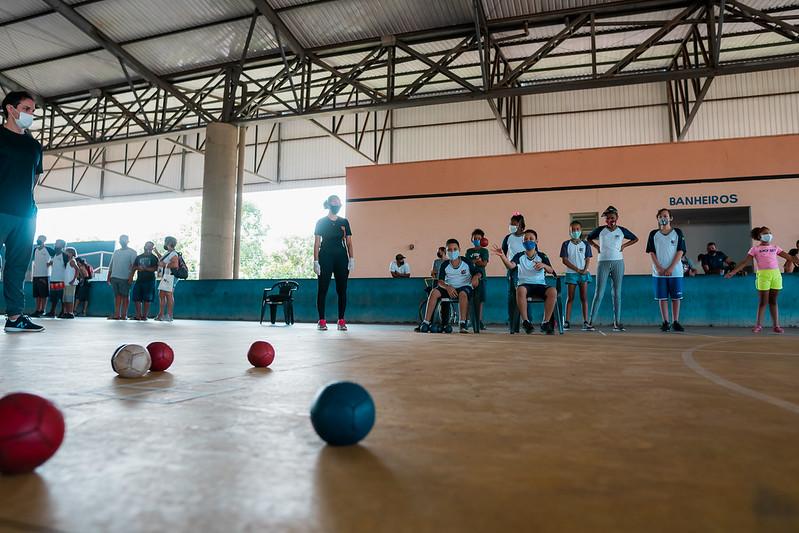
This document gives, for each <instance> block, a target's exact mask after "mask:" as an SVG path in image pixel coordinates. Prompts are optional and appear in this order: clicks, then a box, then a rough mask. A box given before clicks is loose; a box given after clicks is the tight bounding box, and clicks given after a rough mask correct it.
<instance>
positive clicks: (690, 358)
mask: <svg viewBox="0 0 799 533" xmlns="http://www.w3.org/2000/svg"><path fill="white" fill-rule="evenodd" d="M714 344H719V343H711V344H705V345H701V346H697V347H695V348H691V349H690V350H686V351H684V352H683V353H682V360H683V362H684V363H685V365H686V366H687V367H688V368H690V369H691V370H693V371H694V372H696V373H697V374H699V375H700V376H702V377H703V378H705V379H707V380H709V381H712V382H713V383H715V384H716V385H719V386H721V387H724V388H725V389H729V390H731V391H733V392H737V393H738V394H742V395H744V396H749V397H750V398H754V399H755V400H760V401H762V402H766V403H768V404H771V405H773V406H775V407H780V408H782V409H785V410H786V411H790V412H792V413H794V414H797V415H799V405H797V404H795V403H792V402H789V401H787V400H782V399H780V398H775V397H773V396H769V395H768V394H763V393H762V392H759V391H756V390H754V389H750V388H748V387H744V386H743V385H738V384H737V383H734V382H732V381H730V380H728V379H725V378H723V377H721V376H719V375H718V374H715V373H713V372H711V371H710V370H708V369H706V368H705V367H703V366H702V365H700V364H699V363H698V362H697V361H696V359H694V352H696V351H697V350H700V349H706V348H708V347H709V346H712V345H714Z"/></svg>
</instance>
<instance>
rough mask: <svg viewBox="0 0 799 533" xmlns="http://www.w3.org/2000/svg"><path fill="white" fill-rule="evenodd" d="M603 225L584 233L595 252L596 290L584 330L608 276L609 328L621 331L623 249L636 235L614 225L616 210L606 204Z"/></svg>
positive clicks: (590, 324)
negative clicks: (609, 292) (610, 313)
mask: <svg viewBox="0 0 799 533" xmlns="http://www.w3.org/2000/svg"><path fill="white" fill-rule="evenodd" d="M602 216H603V217H605V225H604V226H600V227H598V228H596V229H594V231H592V232H591V234H590V235H589V236H588V243H589V244H590V245H591V246H593V247H594V248H595V249H596V251H597V252H598V253H599V260H598V261H597V268H596V290H595V291H594V301H593V303H592V304H591V314H590V315H588V325H587V326H586V329H587V330H588V331H593V330H594V317H596V312H597V311H598V310H599V306H600V304H601V303H602V298H603V297H604V296H605V285H606V284H607V282H608V278H610V281H611V282H612V283H613V331H624V326H623V325H622V323H621V282H622V280H623V279H624V249H625V248H627V247H628V246H632V245H633V244H635V243H637V242H638V237H636V236H635V234H633V232H631V231H630V230H628V229H627V228H624V227H622V226H619V225H617V223H618V221H619V211H618V210H617V209H616V208H615V207H613V206H612V205H609V206H608V208H607V209H605V212H604V213H602Z"/></svg>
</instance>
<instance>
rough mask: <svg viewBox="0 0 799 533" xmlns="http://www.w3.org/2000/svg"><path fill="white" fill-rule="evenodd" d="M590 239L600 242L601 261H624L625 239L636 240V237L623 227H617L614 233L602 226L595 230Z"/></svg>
mask: <svg viewBox="0 0 799 533" xmlns="http://www.w3.org/2000/svg"><path fill="white" fill-rule="evenodd" d="M588 238H589V239H591V240H597V239H598V240H599V259H598V260H599V261H620V260H623V259H624V255H623V254H622V251H621V245H622V244H624V239H629V240H634V239H636V236H635V234H634V233H633V232H631V231H630V230H628V229H627V228H624V227H622V226H616V229H614V230H613V231H610V230H609V229H608V227H607V226H601V227H599V228H596V229H594V231H592V232H591V234H590V235H589V236H588Z"/></svg>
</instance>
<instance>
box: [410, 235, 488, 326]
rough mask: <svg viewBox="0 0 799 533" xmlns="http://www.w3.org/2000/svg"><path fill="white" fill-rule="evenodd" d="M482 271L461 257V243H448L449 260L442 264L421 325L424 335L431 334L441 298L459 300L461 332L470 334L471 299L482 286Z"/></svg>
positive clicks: (454, 241) (452, 241)
mask: <svg viewBox="0 0 799 533" xmlns="http://www.w3.org/2000/svg"><path fill="white" fill-rule="evenodd" d="M480 277H481V274H480V271H479V270H478V269H477V267H475V266H474V265H472V264H471V263H470V262H468V261H467V260H466V258H465V257H463V256H462V255H461V251H460V243H459V242H458V240H457V239H449V240H448V241H447V260H446V261H444V262H443V263H442V264H441V269H440V270H439V271H438V283H437V285H436V286H435V287H433V290H431V291H430V296H428V297H427V308H426V309H425V318H424V320H423V321H422V323H421V324H420V325H419V331H420V332H422V333H429V332H430V320H432V318H433V311H434V310H435V308H436V303H437V302H438V300H439V299H441V298H453V299H457V300H458V305H459V308H460V319H461V323H460V332H461V333H469V329H468V328H467V327H466V321H467V319H468V317H469V298H470V297H471V296H472V293H473V292H474V290H475V289H476V288H477V286H478V285H479V284H480Z"/></svg>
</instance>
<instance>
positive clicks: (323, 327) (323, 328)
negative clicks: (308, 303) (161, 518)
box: [316, 320, 327, 331]
mask: <svg viewBox="0 0 799 533" xmlns="http://www.w3.org/2000/svg"><path fill="white" fill-rule="evenodd" d="M316 329H318V330H319V331H327V320H320V321H319V323H318V324H317V325H316Z"/></svg>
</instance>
